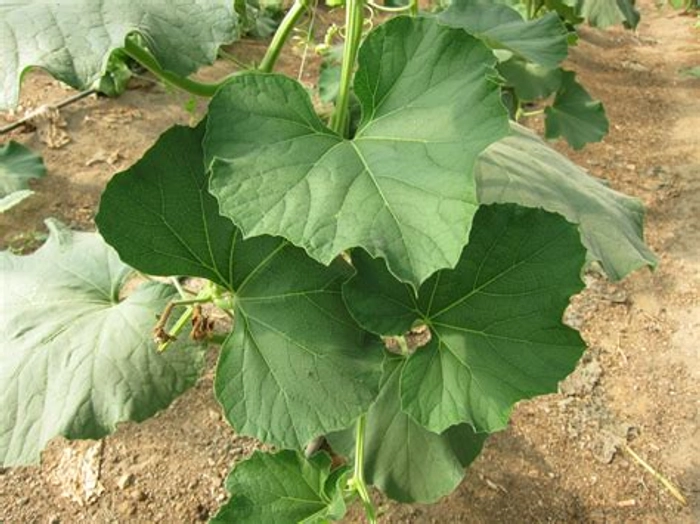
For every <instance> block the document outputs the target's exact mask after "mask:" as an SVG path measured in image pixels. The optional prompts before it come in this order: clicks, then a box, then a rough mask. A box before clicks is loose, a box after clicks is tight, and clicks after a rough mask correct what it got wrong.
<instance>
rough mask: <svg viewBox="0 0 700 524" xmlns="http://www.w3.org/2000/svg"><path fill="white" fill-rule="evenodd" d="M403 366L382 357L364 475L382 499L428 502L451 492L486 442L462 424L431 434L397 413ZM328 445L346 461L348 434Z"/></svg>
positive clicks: (398, 360)
mask: <svg viewBox="0 0 700 524" xmlns="http://www.w3.org/2000/svg"><path fill="white" fill-rule="evenodd" d="M404 367H405V361H403V359H401V358H398V357H395V356H394V357H388V358H387V361H386V362H385V369H384V377H383V379H382V387H381V391H380V393H379V396H378V397H377V401H376V402H375V403H374V404H373V405H372V407H371V408H370V410H369V412H368V413H367V430H366V433H365V476H366V479H367V481H368V482H369V483H370V484H373V485H375V486H377V487H379V488H380V489H381V490H382V491H383V492H384V493H385V494H386V495H387V496H389V497H391V498H392V499H394V500H398V501H401V502H422V503H431V502H435V501H436V500H438V499H439V498H440V497H443V496H445V495H447V494H449V493H450V492H452V490H454V489H455V488H456V487H457V485H458V484H459V483H460V481H461V480H462V478H464V468H465V467H466V466H468V465H469V464H470V463H471V462H472V461H473V460H474V459H475V458H476V457H477V456H478V455H479V453H480V451H481V447H482V446H483V444H484V441H485V440H486V437H487V435H486V434H484V433H481V434H477V433H474V431H473V430H472V429H471V427H470V426H469V425H467V424H462V425H459V426H455V427H452V428H450V429H448V430H447V431H446V432H444V433H443V434H441V435H439V434H437V433H432V432H430V431H428V430H426V429H425V428H423V427H421V426H420V425H418V424H417V423H416V422H415V421H414V420H412V419H411V418H410V417H409V416H408V415H407V414H406V413H404V412H403V411H401V398H400V394H399V382H400V376H401V371H402V370H403V368H404ZM329 440H330V442H331V445H332V446H333V448H334V449H337V450H338V451H339V452H341V453H344V454H347V455H348V456H352V454H353V448H354V441H353V440H354V437H353V432H352V431H351V430H348V431H345V432H343V433H338V434H334V435H331V436H330V437H329Z"/></svg>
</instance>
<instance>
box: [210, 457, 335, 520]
mask: <svg viewBox="0 0 700 524" xmlns="http://www.w3.org/2000/svg"><path fill="white" fill-rule="evenodd" d="M344 471H346V468H343V471H341V472H340V474H338V472H334V473H333V474H332V475H331V459H330V457H329V456H328V455H326V454H325V453H317V454H316V455H314V456H313V457H311V458H308V459H307V458H305V457H304V456H303V455H302V454H301V453H299V452H297V451H289V450H286V451H280V452H277V453H263V452H261V451H255V453H253V455H252V456H251V457H250V458H249V459H247V460H245V461H244V462H241V463H240V464H238V465H236V466H235V467H234V469H233V471H231V473H230V474H229V476H228V478H227V479H226V489H227V490H228V491H229V493H231V495H232V496H231V499H230V500H229V501H228V502H227V503H226V504H225V505H224V506H223V507H222V508H221V509H220V510H219V512H218V513H217V514H216V515H215V516H214V518H213V519H212V520H211V522H212V524H226V523H228V522H240V523H242V524H243V523H247V522H249V523H250V524H259V523H261V522H271V523H272V522H279V523H283V522H304V523H308V524H311V523H314V522H318V523H321V522H327V521H328V520H340V519H341V518H343V516H344V515H345V510H346V507H345V501H344V500H343V487H344V486H343V482H344V481H345V480H346V475H344V474H343V472H344Z"/></svg>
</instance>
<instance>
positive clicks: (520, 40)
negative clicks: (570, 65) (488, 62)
mask: <svg viewBox="0 0 700 524" xmlns="http://www.w3.org/2000/svg"><path fill="white" fill-rule="evenodd" d="M438 20H439V21H440V23H441V24H444V25H446V26H449V27H454V28H460V29H464V30H465V31H467V32H468V33H471V34H473V35H475V36H478V37H479V38H481V39H482V40H484V42H485V43H486V44H487V45H489V46H490V47H493V48H495V49H507V50H509V51H511V52H512V53H515V54H516V55H517V56H519V57H521V58H524V59H526V60H529V61H531V62H534V63H536V64H539V65H541V66H543V67H547V68H553V67H556V66H557V65H558V64H559V63H560V62H561V61H562V60H564V59H565V58H566V56H567V54H568V52H569V46H568V43H567V39H568V31H567V30H566V27H565V26H564V24H562V22H561V21H560V20H559V17H558V16H557V15H556V13H547V14H545V15H544V16H542V17H541V18H536V19H534V20H523V18H522V17H521V16H520V14H519V13H518V12H517V11H516V10H514V9H512V8H510V7H509V6H507V5H503V4H498V3H493V2H491V1H489V0H452V2H451V3H450V5H449V7H448V8H447V9H446V10H445V11H443V12H442V13H440V14H439V15H438Z"/></svg>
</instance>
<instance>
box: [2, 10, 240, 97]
mask: <svg viewBox="0 0 700 524" xmlns="http://www.w3.org/2000/svg"><path fill="white" fill-rule="evenodd" d="M134 33H137V34H139V35H141V36H142V37H143V41H144V42H148V50H149V51H150V53H151V54H152V55H153V56H154V57H155V59H156V60H157V61H158V62H159V63H160V65H161V66H162V67H163V68H164V69H166V70H168V71H171V72H173V73H175V74H177V75H181V76H187V75H189V74H190V73H192V72H194V71H195V70H196V69H197V68H198V67H200V66H201V65H204V64H210V63H212V62H213V61H214V59H215V58H216V52H217V50H218V48H219V46H220V45H221V44H222V43H225V42H230V41H231V40H233V39H234V37H235V36H236V14H235V12H234V9H233V2H210V1H208V0H180V1H178V2H177V4H175V5H173V4H171V3H170V2H163V1H162V0H142V1H140V2H108V1H104V0H72V1H71V2H57V1H52V2H9V3H7V2H4V3H3V5H0V34H2V35H3V40H2V45H1V46H0V63H1V64H3V67H2V72H1V73H0V109H5V108H8V107H12V106H14V105H15V104H16V103H17V99H18V96H19V84H20V80H21V77H22V75H23V74H24V73H25V71H26V70H27V69H28V68H30V67H33V66H34V67H41V68H43V69H46V70H47V71H48V72H49V73H51V74H52V75H53V76H54V77H56V78H57V79H58V80H61V81H62V82H65V83H66V84H68V85H70V86H72V87H74V88H76V89H86V88H89V87H93V84H95V83H96V82H97V81H99V79H100V77H101V76H102V73H103V71H104V70H105V68H106V67H107V61H108V59H109V56H110V54H111V53H112V51H114V50H115V49H119V48H121V47H123V46H124V39H125V38H126V37H127V36H128V35H130V34H134Z"/></svg>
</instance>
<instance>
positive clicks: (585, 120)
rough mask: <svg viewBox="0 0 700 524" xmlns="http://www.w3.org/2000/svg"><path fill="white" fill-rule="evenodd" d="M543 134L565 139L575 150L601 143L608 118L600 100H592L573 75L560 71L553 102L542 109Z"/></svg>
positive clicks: (606, 132)
mask: <svg viewBox="0 0 700 524" xmlns="http://www.w3.org/2000/svg"><path fill="white" fill-rule="evenodd" d="M544 113H545V120H544V126H545V131H544V134H545V136H546V137H547V138H550V139H551V138H558V137H560V136H561V137H564V138H565V139H566V141H567V142H568V143H569V145H571V147H573V148H574V149H581V148H583V146H585V145H586V144H589V143H591V142H600V141H601V140H602V139H603V137H604V136H605V135H607V134H608V119H607V117H606V116H605V109H604V108H603V104H602V103H601V102H600V100H594V99H593V98H591V95H589V94H588V92H587V91H586V90H585V89H584V87H583V86H582V85H581V84H579V83H578V82H577V81H576V73H574V72H573V71H563V72H562V77H561V86H560V87H559V90H558V91H557V94H556V96H555V98H554V103H553V104H552V105H551V106H548V107H546V108H545V110H544Z"/></svg>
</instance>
